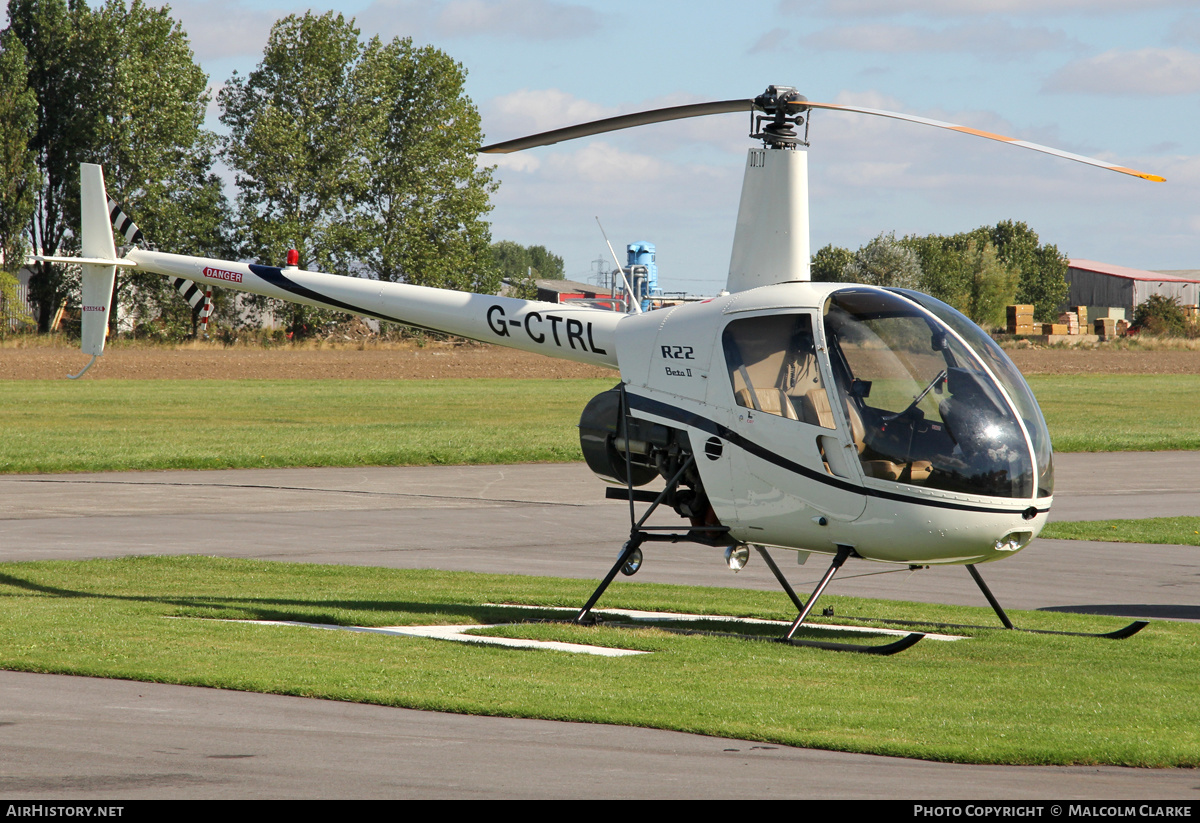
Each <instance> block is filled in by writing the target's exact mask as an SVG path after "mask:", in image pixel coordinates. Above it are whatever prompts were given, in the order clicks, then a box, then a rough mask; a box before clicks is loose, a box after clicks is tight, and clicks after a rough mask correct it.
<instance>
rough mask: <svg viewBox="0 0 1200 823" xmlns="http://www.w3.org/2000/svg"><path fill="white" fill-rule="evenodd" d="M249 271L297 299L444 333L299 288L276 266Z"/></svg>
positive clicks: (257, 266) (468, 336) (252, 268)
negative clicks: (300, 298) (314, 301)
mask: <svg viewBox="0 0 1200 823" xmlns="http://www.w3.org/2000/svg"><path fill="white" fill-rule="evenodd" d="M250 271H252V272H254V274H256V275H258V276H259V277H261V278H262V279H263V280H265V281H267V282H268V283H270V284H271V285H272V286H275V287H276V288H279V289H283V290H284V291H286V292H288V293H290V294H294V295H296V296H297V297H303V298H305V299H306V300H316V301H317V302H318V303H323V304H325V305H326V306H334V307H337V308H339V309H343V310H345V311H348V312H352V313H354V314H362V315H366V316H367V317H375V318H378V319H379V320H387V321H389V322H392V323H399V324H400V325H402V326H408V327H410V328H413V329H421V330H422V331H432V332H441V333H445V330H444V329H435V328H434V327H432V326H422V325H421V324H420V323H414V322H413V321H411V320H405V319H404V318H403V317H393V316H391V315H388V314H383V313H382V312H377V311H373V310H371V309H365V308H363V307H362V306H356V305H354V304H353V303H347V302H345V301H344V300H338V299H336V298H333V297H327V296H325V295H323V294H321V293H320V292H319V291H317V290H315V289H311V288H309V287H308V286H301V285H300V284H299V283H296V282H293V281H291V280H289V279H288V278H287V276H286V275H284V273H283V270H282V269H280V268H278V267H276V266H260V265H258V264H257V263H251V264H250ZM455 336H456V337H466V338H467V339H468V340H479V341H480V342H487V341H484V340H483V339H482V338H479V337H471V336H470V335H466V334H458V333H456V334H455Z"/></svg>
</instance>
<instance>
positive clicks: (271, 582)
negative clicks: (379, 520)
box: [0, 557, 1200, 766]
mask: <svg viewBox="0 0 1200 823" xmlns="http://www.w3.org/2000/svg"><path fill="white" fill-rule="evenodd" d="M593 586H594V581H585V580H558V579H553V578H536V577H516V576H499V575H477V574H464V573H450V572H439V571H404V570H393V569H377V568H361V567H353V566H314V565H303V564H291V563H277V562H263V561H246V560H229V559H220V558H207V557H172V558H163V557H141V558H127V559H123V560H93V561H82V562H44V563H42V562H39V563H19V564H3V565H0V667H2V668H5V669H13V670H21V671H37V672H60V673H68V674H83V675H93V676H103V677H115V678H128V679H135V680H147V681H154V682H164V683H182V684H191V685H203V686H213V687H219V688H228V689H241V690H249V691H258V692H269V693H278V694H290V695H300V696H306V697H319V698H328V699H335V700H345V701H354V702H366V703H378V704H383V705H389V706H406V707H412V708H419V709H435V710H440V711H453V712H462V713H472V714H491V715H503V716H513V717H538V718H548V719H557V720H572V721H583V722H597V723H600V722H603V723H617V724H625V725H637V726H645V727H650V728H663V729H677V730H680V731H686V732H694V733H700V734H709V735H720V736H731V737H738V738H747V739H751V740H761V741H767V742H771V743H778V744H786V745H792V746H811V747H818V748H824V749H833V750H842V751H852V752H867V753H873V754H882V755H894V756H905V757H918V758H925V759H930V760H942V761H955V762H965V763H1009V764H1116V765H1126V766H1200V678H1197V677H1196V673H1197V667H1196V660H1197V654H1198V653H1200V625H1195V624H1190V623H1168V622H1161V623H1155V624H1154V625H1152V626H1150V627H1149V628H1147V629H1146V630H1144V631H1143V632H1142V633H1141V634H1139V635H1137V636H1135V637H1133V638H1130V639H1128V640H1121V641H1113V640H1103V639H1094V638H1080V637H1060V636H1048V635H1034V634H1026V633H1020V632H1009V631H1004V630H1000V629H995V630H992V629H988V630H970V631H967V632H963V633H966V634H970V635H972V636H971V638H970V639H968V640H964V641H959V642H954V643H945V642H936V641H933V640H928V639H927V640H924V641H922V642H920V643H918V644H917V645H916V646H915V647H913V648H911V649H909V650H907V651H905V652H902V653H901V654H898V655H895V656H893V657H871V656H865V655H855V654H847V653H841V652H830V651H821V650H814V649H804V648H792V647H788V646H781V645H779V644H775V643H770V642H766V641H759V640H744V639H733V638H722V637H712V636H703V637H697V636H683V635H677V634H670V633H667V632H663V631H660V630H656V629H649V628H636V629H632V628H622V627H614V626H611V625H609V626H598V627H576V626H570V625H560V624H537V625H523V626H520V627H518V628H515V629H505V630H503V631H504V633H507V634H519V635H521V636H525V637H533V638H540V639H565V640H572V641H575V642H583V643H590V644H594V645H611V646H617V647H621V648H633V649H640V650H645V651H649V652H651V654H645V655H639V656H635V657H624V658H617V659H609V658H599V657H594V656H590V655H580V654H569V653H564V652H554V651H542V650H514V649H501V648H494V647H474V646H466V645H462V644H458V643H452V642H447V641H439V640H427V639H416V638H407V637H392V636H382V635H371V634H361V633H343V632H331V631H319V630H312V629H303V628H296V627H279V626H256V625H251V624H246V623H227V622H218V621H217V620H213V619H212V618H237V619H273V620H296V621H307V622H319V623H336V624H345V625H364V626H385V625H403V624H444V623H458V624H465V623H491V622H501V621H509V620H512V619H513V616H512V614H511V611H508V610H506V611H504V612H501V611H500V610H498V609H497V608H495V607H489V606H488V605H486V604H488V603H518V604H525V605H530V606H551V605H556V606H557V605H570V606H578V605H580V604H581V603H582V602H583V600H584V599H586V597H587V595H588V593H589V592H590V591H591V588H592V587H593ZM828 600H829V602H828V605H835V606H836V609H837V611H838V612H839V613H843V614H864V613H866V614H872V615H877V616H879V617H893V618H909V619H913V618H916V619H931V618H932V619H936V620H941V621H946V622H962V623H976V624H985V625H992V624H994V623H995V619H994V615H992V613H991V612H990V611H989V610H987V609H973V608H964V607H950V606H937V605H929V604H912V603H900V602H887V601H880V602H872V601H863V600H858V599H854V598H846V597H833V596H830V597H829V598H828ZM601 606H602V607H604V606H607V607H618V606H624V607H637V608H645V609H655V610H671V611H684V612H699V613H707V614H729V615H743V616H755V617H763V618H774V619H788V618H790V617H791V616H792V615H791V612H790V604H788V602H787V600H786V598H785V597H783V596H782V595H781V594H779V593H774V592H755V591H742V590H733V589H701V588H690V587H682V586H665V585H655V584H639V583H634V582H624V581H622V582H618V583H616V584H614V586H613V587H612V589H610V591H609V593H608V594H607V595H606V596H605V598H604V600H603V601H602V603H601ZM527 615H528V616H529V617H537V616H544V615H545V613H544V612H538V611H537V610H536V609H531V610H530V611H529V612H528V613H527ZM1012 616H1013V618H1014V620H1015V622H1016V623H1017V624H1018V625H1021V626H1025V627H1029V628H1047V629H1066V630H1081V631H1098V630H1110V629H1113V628H1116V627H1117V626H1119V625H1122V624H1123V623H1124V622H1125V621H1123V620H1121V619H1119V618H1106V617H1094V616H1083V615H1070V614H1062V613H1050V612H1027V613H1025V612H1014V613H1012ZM172 618H175V619H172ZM179 618H183V619H179ZM717 625H718V626H720V624H719V623H718V624H717ZM731 628H732V627H731ZM732 630H735V631H736V630H737V629H732Z"/></svg>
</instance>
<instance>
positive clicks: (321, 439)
mask: <svg viewBox="0 0 1200 823" xmlns="http://www.w3.org/2000/svg"><path fill="white" fill-rule="evenodd" d="M611 385H612V381H607V380H411V381H389V380H266V381H264V380H194V381H193V380H130V381H116V380H103V381H101V380H96V381H92V382H85V383H79V384H71V383H70V381H66V380H63V381H5V382H2V383H0V430H2V431H3V432H4V436H3V437H0V472H63V471H114V470H118V471H119V470H133V469H218V468H254V467H282V466H379V465H388V466H411V465H435V464H442V463H445V464H483V463H527V462H562V461H569V460H579V459H580V457H581V455H580V451H579V435H578V432H577V429H576V428H575V426H576V424H578V422H579V413H580V412H581V411H582V409H583V406H584V404H585V403H586V402H587V400H588V399H589V398H590V397H591V396H592V395H594V394H596V393H597V392H600V391H602V390H604V389H606V388H609V387H611Z"/></svg>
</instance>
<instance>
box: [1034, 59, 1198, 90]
mask: <svg viewBox="0 0 1200 823" xmlns="http://www.w3.org/2000/svg"><path fill="white" fill-rule="evenodd" d="M1042 90H1043V91H1050V92H1076V93H1082V94H1136V95H1156V96H1157V95H1168V94H1194V93H1196V92H1200V54H1197V53H1196V52H1193V51H1187V50H1185V49H1178V48H1172V49H1156V48H1147V49H1139V50H1137V51H1119V50H1116V49H1114V50H1111V51H1106V52H1105V53H1104V54H1100V55H1097V56H1095V57H1089V58H1086V59H1084V60H1076V61H1075V62H1073V63H1068V64H1067V65H1065V66H1063V67H1062V68H1061V69H1059V70H1058V71H1057V72H1055V73H1054V74H1053V75H1052V76H1051V77H1050V78H1049V79H1047V80H1046V83H1045V85H1044V86H1043V89H1042Z"/></svg>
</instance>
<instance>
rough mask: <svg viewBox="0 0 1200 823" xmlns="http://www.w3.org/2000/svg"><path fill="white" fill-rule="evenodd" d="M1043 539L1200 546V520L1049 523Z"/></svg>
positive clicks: (1042, 534)
mask: <svg viewBox="0 0 1200 823" xmlns="http://www.w3.org/2000/svg"><path fill="white" fill-rule="evenodd" d="M1041 536H1042V537H1048V538H1051V539H1054V540H1098V541H1103V542H1108V543H1164V544H1167V545H1174V546H1200V517H1147V518H1145V519H1142V520H1078V521H1060V522H1056V523H1047V524H1046V527H1045V528H1044V529H1042V533H1041Z"/></svg>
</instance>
